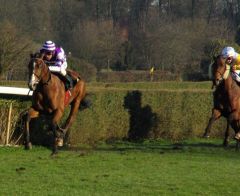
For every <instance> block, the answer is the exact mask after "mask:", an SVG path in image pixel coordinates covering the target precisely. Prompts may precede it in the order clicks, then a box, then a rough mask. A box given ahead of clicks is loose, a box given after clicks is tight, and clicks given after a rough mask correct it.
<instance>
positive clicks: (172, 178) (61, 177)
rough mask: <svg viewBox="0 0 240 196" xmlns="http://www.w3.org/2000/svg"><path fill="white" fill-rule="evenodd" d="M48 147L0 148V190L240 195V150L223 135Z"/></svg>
mask: <svg viewBox="0 0 240 196" xmlns="http://www.w3.org/2000/svg"><path fill="white" fill-rule="evenodd" d="M50 152H51V151H50V150H49V149H46V148H43V147H37V146H34V148H33V150H31V151H24V150H23V148H12V147H2V148H0V160H1V167H0V174H1V178H0V195H238V187H239V182H238V179H239V174H238V171H239V169H240V157H239V156H240V154H239V153H240V152H236V151H235V150H234V147H233V144H232V147H231V148H229V149H224V148H223V147H222V145H221V141H219V140H205V139H198V140H192V141H185V142H181V143H175V144H172V143H170V142H165V141H145V142H143V143H128V142H114V143H111V144H101V145H98V146H97V147H96V148H94V149H90V148H83V147H80V148H72V149H67V150H63V151H61V152H60V153H59V154H58V155H57V156H56V157H55V158H52V157H50Z"/></svg>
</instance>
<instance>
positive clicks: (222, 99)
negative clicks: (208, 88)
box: [203, 57, 230, 146]
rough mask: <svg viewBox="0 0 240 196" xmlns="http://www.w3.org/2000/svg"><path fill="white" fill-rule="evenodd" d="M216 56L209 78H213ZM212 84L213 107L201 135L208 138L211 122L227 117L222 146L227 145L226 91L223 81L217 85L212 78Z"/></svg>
mask: <svg viewBox="0 0 240 196" xmlns="http://www.w3.org/2000/svg"><path fill="white" fill-rule="evenodd" d="M217 58H219V57H216V58H215V60H214V62H213V64H212V65H211V66H210V68H211V72H210V73H209V78H211V79H213V76H212V73H213V70H212V68H213V67H216V65H215V64H216V63H217ZM212 82H213V86H212V88H214V87H216V88H215V91H214V92H213V108H212V115H211V117H210V119H209V121H208V125H207V127H206V129H205V132H204V135H203V137H205V138H208V137H209V134H210V132H211V128H212V125H213V123H214V122H215V121H216V120H218V119H219V118H220V117H222V116H223V117H225V118H226V119H227V127H226V131H225V137H224V141H223V145H224V146H228V143H229V134H230V132H229V131H230V129H229V128H230V125H229V121H228V117H229V115H230V108H229V101H228V96H227V93H226V92H225V89H224V81H223V82H221V83H220V84H219V85H216V84H215V80H214V79H213V81H212Z"/></svg>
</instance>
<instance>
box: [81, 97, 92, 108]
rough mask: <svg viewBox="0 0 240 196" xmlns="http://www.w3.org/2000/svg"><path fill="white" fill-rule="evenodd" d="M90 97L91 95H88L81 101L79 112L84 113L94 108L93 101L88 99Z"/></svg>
mask: <svg viewBox="0 0 240 196" xmlns="http://www.w3.org/2000/svg"><path fill="white" fill-rule="evenodd" d="M88 95H89V93H87V94H86V96H85V97H84V98H83V100H82V101H81V103H80V106H79V110H81V111H82V110H84V109H87V108H90V107H91V106H92V102H91V100H90V99H88V98H87V96H88Z"/></svg>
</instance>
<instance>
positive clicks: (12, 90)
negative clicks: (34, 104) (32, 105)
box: [0, 86, 33, 96]
mask: <svg viewBox="0 0 240 196" xmlns="http://www.w3.org/2000/svg"><path fill="white" fill-rule="evenodd" d="M32 93H33V92H32V91H31V90H30V89H29V88H18V87H8V86H0V94H8V95H26V96H32Z"/></svg>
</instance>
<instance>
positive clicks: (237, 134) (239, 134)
mask: <svg viewBox="0 0 240 196" xmlns="http://www.w3.org/2000/svg"><path fill="white" fill-rule="evenodd" d="M234 138H235V139H236V140H240V133H239V132H238V133H236V135H235V137H234Z"/></svg>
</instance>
